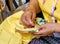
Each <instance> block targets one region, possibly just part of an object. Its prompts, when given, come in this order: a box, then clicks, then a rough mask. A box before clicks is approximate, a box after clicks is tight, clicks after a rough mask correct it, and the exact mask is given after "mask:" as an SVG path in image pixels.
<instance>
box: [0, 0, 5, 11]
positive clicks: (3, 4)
mask: <svg viewBox="0 0 60 44" xmlns="http://www.w3.org/2000/svg"><path fill="white" fill-rule="evenodd" d="M3 1H4V0H0V2H2V4H1V7H0V9H1V10H4V9H5V3H4V2H3Z"/></svg>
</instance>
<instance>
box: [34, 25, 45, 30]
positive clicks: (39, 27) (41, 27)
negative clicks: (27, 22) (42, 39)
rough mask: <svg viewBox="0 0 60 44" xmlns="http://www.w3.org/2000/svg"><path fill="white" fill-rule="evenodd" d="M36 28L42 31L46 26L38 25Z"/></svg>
mask: <svg viewBox="0 0 60 44" xmlns="http://www.w3.org/2000/svg"><path fill="white" fill-rule="evenodd" d="M35 28H38V29H39V30H41V29H43V28H45V26H44V25H36V26H35Z"/></svg>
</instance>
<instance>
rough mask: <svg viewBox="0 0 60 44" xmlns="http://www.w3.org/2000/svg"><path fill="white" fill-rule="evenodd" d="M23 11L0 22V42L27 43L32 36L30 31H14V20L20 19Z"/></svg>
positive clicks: (5, 43)
mask: <svg viewBox="0 0 60 44" xmlns="http://www.w3.org/2000/svg"><path fill="white" fill-rule="evenodd" d="M22 14H23V11H19V12H17V13H15V14H13V15H11V16H10V17H8V18H7V19H5V20H4V21H3V23H2V24H0V44H28V43H29V42H30V41H31V39H32V38H34V37H35V36H33V34H31V33H21V32H19V31H16V29H15V28H16V25H15V24H16V21H18V20H20V17H21V15H22Z"/></svg>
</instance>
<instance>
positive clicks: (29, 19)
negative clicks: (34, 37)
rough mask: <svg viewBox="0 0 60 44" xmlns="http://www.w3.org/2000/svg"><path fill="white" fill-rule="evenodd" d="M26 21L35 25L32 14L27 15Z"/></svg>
mask: <svg viewBox="0 0 60 44" xmlns="http://www.w3.org/2000/svg"><path fill="white" fill-rule="evenodd" d="M26 21H27V22H28V23H29V25H31V26H34V24H33V21H32V19H31V16H27V18H26Z"/></svg>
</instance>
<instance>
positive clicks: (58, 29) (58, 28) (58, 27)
mask: <svg viewBox="0 0 60 44" xmlns="http://www.w3.org/2000/svg"><path fill="white" fill-rule="evenodd" d="M54 32H58V33H60V24H59V23H55V27H54Z"/></svg>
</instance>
